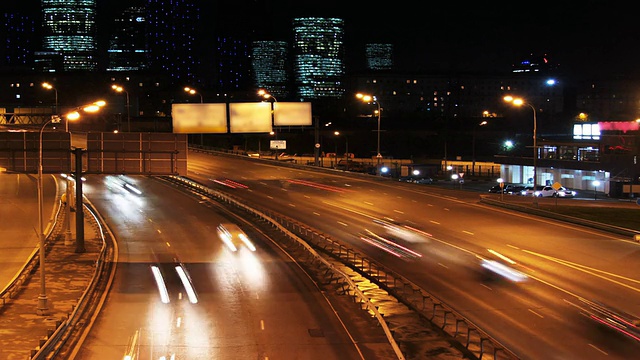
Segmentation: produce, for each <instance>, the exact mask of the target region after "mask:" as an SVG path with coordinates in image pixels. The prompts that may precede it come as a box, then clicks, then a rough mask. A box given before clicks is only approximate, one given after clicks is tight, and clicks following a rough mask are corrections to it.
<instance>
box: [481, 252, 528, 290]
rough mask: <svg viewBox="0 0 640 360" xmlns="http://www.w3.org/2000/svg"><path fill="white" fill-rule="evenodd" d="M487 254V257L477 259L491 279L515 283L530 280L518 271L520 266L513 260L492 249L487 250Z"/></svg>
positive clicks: (482, 256)
mask: <svg viewBox="0 0 640 360" xmlns="http://www.w3.org/2000/svg"><path fill="white" fill-rule="evenodd" d="M487 252H488V254H486V255H479V254H478V255H476V257H477V258H478V259H479V261H480V266H481V267H482V269H483V270H484V271H485V273H486V274H487V275H488V276H489V277H491V278H495V279H498V278H499V279H507V280H509V281H513V282H523V281H526V280H527V279H528V276H527V275H526V274H525V273H524V272H522V271H520V270H518V267H519V265H518V264H517V263H516V262H515V261H513V260H512V259H510V258H508V257H507V256H505V255H503V254H501V253H499V252H497V251H495V250H492V249H487Z"/></svg>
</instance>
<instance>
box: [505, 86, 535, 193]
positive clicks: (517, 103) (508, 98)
mask: <svg viewBox="0 0 640 360" xmlns="http://www.w3.org/2000/svg"><path fill="white" fill-rule="evenodd" d="M504 101H506V102H509V103H512V104H513V105H515V106H522V105H527V106H529V107H530V108H531V110H533V190H534V191H535V190H536V189H537V183H538V179H537V176H536V171H537V164H538V144H537V142H536V131H537V127H538V121H537V120H536V108H535V107H534V106H533V105H531V104H529V103H526V102H524V100H522V99H520V98H514V97H512V96H505V97H504ZM533 204H534V205H536V206H537V205H538V197H537V196H534V197H533Z"/></svg>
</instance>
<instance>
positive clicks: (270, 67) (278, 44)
mask: <svg viewBox="0 0 640 360" xmlns="http://www.w3.org/2000/svg"><path fill="white" fill-rule="evenodd" d="M288 54H289V51H288V49H287V42H286V41H254V42H253V47H252V68H253V76H254V81H255V86H256V87H258V88H261V89H265V90H267V91H268V92H269V93H270V94H272V95H274V96H275V97H276V98H277V99H280V98H282V99H285V98H288V97H289V91H288V76H287V69H288V66H287V57H288Z"/></svg>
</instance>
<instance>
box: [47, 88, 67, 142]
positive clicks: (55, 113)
mask: <svg viewBox="0 0 640 360" xmlns="http://www.w3.org/2000/svg"><path fill="white" fill-rule="evenodd" d="M42 87H43V88H45V89H47V90H53V91H54V92H55V94H56V103H55V110H54V115H59V114H58V89H56V88H55V87H53V85H51V84H49V83H46V82H45V83H42ZM65 131H66V132H69V123H68V122H66V121H65Z"/></svg>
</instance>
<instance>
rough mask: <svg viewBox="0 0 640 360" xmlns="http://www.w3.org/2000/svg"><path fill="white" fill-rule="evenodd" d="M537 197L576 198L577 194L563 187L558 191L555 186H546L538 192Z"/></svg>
mask: <svg viewBox="0 0 640 360" xmlns="http://www.w3.org/2000/svg"><path fill="white" fill-rule="evenodd" d="M535 195H536V196H538V197H574V196H576V192H575V191H572V190H569V189H567V188H565V187H564V186H561V187H560V188H558V190H556V189H554V188H553V186H545V187H543V188H542V190H540V191H536V192H535Z"/></svg>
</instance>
